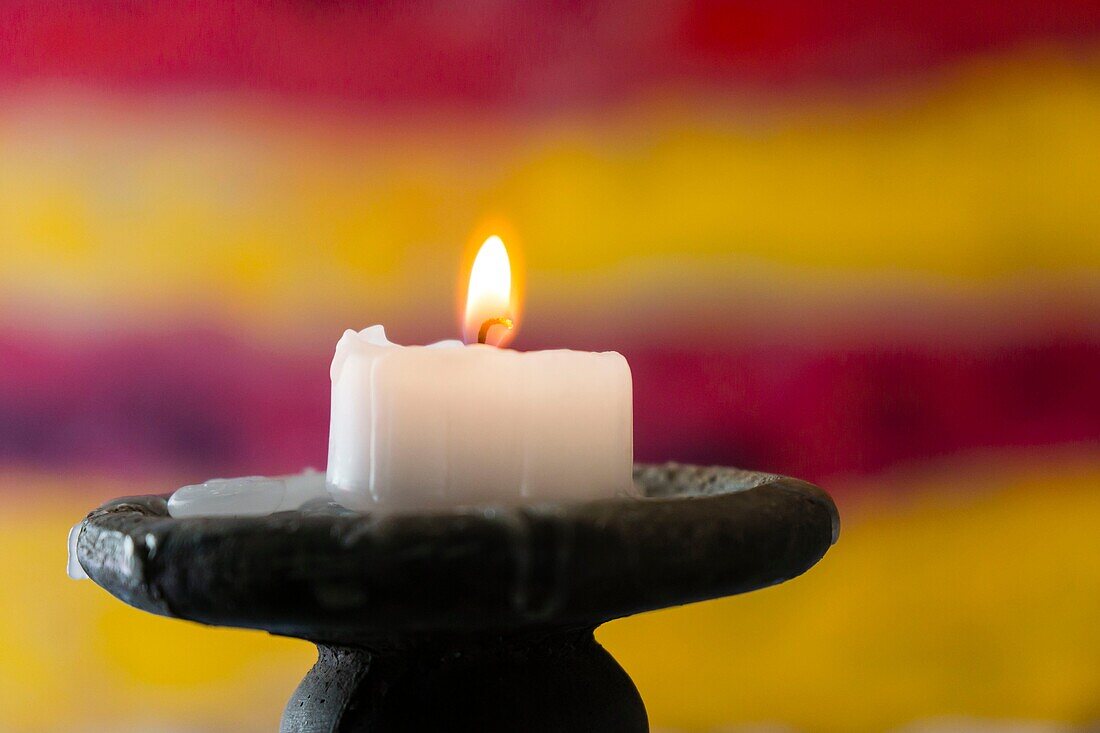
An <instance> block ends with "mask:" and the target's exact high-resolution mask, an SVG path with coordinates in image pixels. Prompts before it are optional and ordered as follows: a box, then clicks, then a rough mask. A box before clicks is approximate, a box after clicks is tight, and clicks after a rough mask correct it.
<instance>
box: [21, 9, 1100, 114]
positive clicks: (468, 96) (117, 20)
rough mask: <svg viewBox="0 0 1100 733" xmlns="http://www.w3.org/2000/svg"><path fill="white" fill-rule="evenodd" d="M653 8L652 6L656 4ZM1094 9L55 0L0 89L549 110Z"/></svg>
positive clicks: (1095, 14)
mask: <svg viewBox="0 0 1100 733" xmlns="http://www.w3.org/2000/svg"><path fill="white" fill-rule="evenodd" d="M658 6H659V7H658ZM1098 34H1100V3H1096V2H1094V1H1091V0H1090V1H1087V2H1086V1H1085V0H1076V1H1070V2H1065V1H1062V2H1055V3H1052V2H1047V1H1046V0H1012V1H1010V2H999V3H987V2H979V1H978V0H960V1H958V2H951V1H950V0H928V1H926V0H899V1H898V2H886V3H884V2H878V1H875V0H856V1H855V2H845V3H827V4H821V3H816V2H811V1H810V0H781V1H778V2H771V3H737V4H733V3H726V2H720V1H718V0H708V1H707V2H698V3H690V2H675V1H673V2H666V3H660V4H653V5H650V6H649V7H648V10H647V11H646V12H642V11H640V10H639V9H638V6H637V5H636V4H635V3H632V2H629V1H628V0H614V1H612V2H604V3H597V4H588V3H576V4H573V3H560V2H550V1H548V0H543V1H541V2H531V3H518V2H517V3H499V4H490V5H483V4H474V6H473V7H470V6H468V5H467V4H463V3H457V4H455V3H442V2H437V3H408V4H406V3H388V4H386V3H363V4H355V3H266V2H264V3H261V2H233V1H227V0H191V1H190V2H178V1H177V2H160V3H138V2H109V3H103V2H90V1H88V0H84V1H74V2H54V1H53V0H24V1H23V2H10V3H4V4H3V6H2V7H0V84H6V85H9V86H10V85H20V84H26V83H34V82H39V81H42V80H57V81H62V82H77V83H84V84H90V85H93V86H100V87H105V88H111V89H115V88H119V87H122V88H128V89H148V88H163V87H168V88H184V89H191V88H203V89H206V88H216V89H228V90H249V91H264V92H276V93H286V94H295V95H298V94H305V95H310V96H324V97H331V98H334V99H340V100H355V101H362V102H370V103H385V104H414V103H425V102H465V103H471V104H489V103H494V102H508V103H519V104H524V105H535V106H558V105H561V104H568V103H575V102H592V101H596V102H598V101H604V100H614V99H619V98H622V97H624V96H629V95H631V94H635V93H638V92H640V91H643V90H650V89H652V88H658V89H663V88H673V89H675V88H680V87H682V85H684V84H695V83H702V84H708V85H712V86H715V87H718V88H739V87H741V86H743V85H744V84H746V83H750V84H751V83H758V82H764V83H768V84H776V83H780V84H782V83H803V82H812V81H816V80H828V81H861V80H867V79H871V80H873V79H879V78H881V77H883V75H889V74H897V73H907V72H913V71H919V70H924V69H928V68H929V67H934V66H937V65H939V64H943V63H946V62H950V61H952V60H954V59H957V58H958V57H960V56H963V55H966V54H971V53H977V52H984V51H996V50H1005V49H1010V48H1014V47H1016V46H1018V45H1020V44H1024V43H1040V44H1050V43H1063V44H1068V45H1071V46H1087V45H1092V44H1094V42H1095V40H1096V37H1097V35H1098Z"/></svg>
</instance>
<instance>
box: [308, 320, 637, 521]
mask: <svg viewBox="0 0 1100 733" xmlns="http://www.w3.org/2000/svg"><path fill="white" fill-rule="evenodd" d="M631 402H632V393H631V379H630V368H629V366H628V365H627V363H626V360H625V359H624V358H623V357H622V355H620V354H617V353H614V352H607V353H589V352H579V351H567V350H557V351H535V352H518V351H512V350H508V349H497V348H494V347H491V346H484V345H476V344H475V345H471V346H463V345H462V344H461V343H459V342H453V341H452V342H441V343H439V344H433V345H431V346H411V347H402V346H396V345H394V344H391V343H389V342H388V341H386V339H385V336H384V333H383V332H382V330H381V327H380V326H375V327H373V328H370V329H366V330H365V331H362V332H359V333H356V332H354V331H348V332H346V333H345V334H344V336H343V338H342V339H341V340H340V343H339V344H338V345H337V349H336V356H335V358H334V359H333V364H332V421H331V425H330V431H329V462H328V475H327V480H328V486H329V491H330V493H331V494H332V497H333V498H334V499H335V500H336V501H337V502H339V503H341V504H343V505H344V506H346V507H348V508H350V509H357V510H369V509H393V510H418V509H430V508H444V507H448V506H459V505H474V504H519V503H525V502H549V501H581V500H588V499H594V498H607V497H611V496H615V495H618V494H621V493H624V492H628V491H630V489H631V487H632V480H631V466H632V460H633V427H632V404H631Z"/></svg>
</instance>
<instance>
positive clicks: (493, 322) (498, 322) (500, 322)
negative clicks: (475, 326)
mask: <svg viewBox="0 0 1100 733" xmlns="http://www.w3.org/2000/svg"><path fill="white" fill-rule="evenodd" d="M513 325H515V324H513V323H512V319H511V318H490V319H489V320H487V321H485V323H482V324H481V330H480V331H478V332H477V342H478V343H479V344H483V343H485V340H486V339H487V338H489V329H490V328H492V327H493V326H504V327H505V328H507V329H509V330H511V328H512V326H513Z"/></svg>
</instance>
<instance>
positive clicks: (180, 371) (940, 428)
mask: <svg viewBox="0 0 1100 733" xmlns="http://www.w3.org/2000/svg"><path fill="white" fill-rule="evenodd" d="M838 343H844V342H843V341H838ZM625 353H626V356H627V358H628V359H629V360H630V363H631V367H632V370H633V373H634V382H635V389H634V391H635V428H636V429H635V435H636V455H637V457H638V459H639V460H650V461H653V460H666V459H675V460H681V461H692V462H701V463H720V464H732V465H740V466H745V467H750V468H758V469H766V470H774V471H780V472H784V473H789V474H793V475H796V476H801V477H804V478H809V479H819V480H820V479H827V478H828V477H830V476H833V475H836V474H841V473H866V472H874V471H878V470H881V469H884V468H887V467H890V466H895V465H898V464H903V463H907V462H910V461H919V460H924V459H929V458H936V457H941V456H949V455H951V454H953V453H957V452H960V451H967V450H972V449H979V448H992V447H1011V446H1049V445H1057V444H1061V443H1070V442H1094V441H1095V442H1098V443H1100V380H1097V379H1096V375H1097V374H1100V340H1098V339H1096V338H1095V336H1089V335H1087V334H1083V333H1077V334H1074V333H1062V334H1060V335H1058V334H1055V335H1051V336H1048V337H1044V338H1042V339H1030V340H1018V341H1013V340H1006V341H1003V342H1001V343H1000V345H997V346H992V347H980V348H977V347H975V348H968V347H965V346H959V347H951V348H947V347H943V346H937V345H936V344H929V343H921V342H913V343H911V344H908V345H902V346H895V347H891V348H889V349H883V348H875V347H852V348H839V347H838V348H832V349H830V348H826V347H813V348H809V347H799V346H783V347H776V346H769V347H761V346H754V345H753V344H751V343H738V344H736V345H731V344H727V345H724V346H721V345H710V346H708V347H706V348H704V349H695V350H678V349H667V348H664V349H656V348H652V347H648V346H641V347H639V348H634V349H629V348H628V349H625ZM330 358H331V350H330V349H318V350H317V351H316V353H309V354H301V355H296V356H290V355H285V354H278V353H272V352H270V351H269V350H267V349H264V348H261V347H259V346H250V345H247V344H241V343H238V342H235V341H232V340H229V339H226V338H223V337H220V336H218V335H216V334H214V333H211V332H193V333H172V334H167V335H166V334H160V333H158V334H151V333H144V334H132V335H129V336H118V337H115V338H110V339H99V340H89V341H87V342H84V343H74V342H73V341H72V340H69V339H60V338H58V339H57V340H53V341H40V340H31V338H30V337H29V336H27V335H25V334H19V333H16V332H11V331H8V332H0V360H2V363H4V364H5V368H4V371H3V373H2V377H0V462H6V463H9V464H24V465H28V464H29V465H33V466H38V467H42V468H46V469H57V468H60V467H65V466H68V467H75V468H98V469H106V470H108V471H128V470H145V469H150V468H156V469H162V470H173V471H183V472H188V473H189V474H191V475H193V477H194V478H196V479H198V478H204V477H209V476H211V475H218V474H221V475H232V474H249V473H274V472H280V471H288V470H295V469H298V468H301V467H303V466H306V465H313V466H316V467H319V468H320V467H323V466H324V461H325V454H326V451H325V445H326V440H327V430H328V388H329V382H328V361H329V359H330Z"/></svg>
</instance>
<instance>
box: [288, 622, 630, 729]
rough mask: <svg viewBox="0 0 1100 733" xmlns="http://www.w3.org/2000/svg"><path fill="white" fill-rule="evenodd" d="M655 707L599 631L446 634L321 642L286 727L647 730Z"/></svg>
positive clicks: (290, 704) (290, 708) (292, 701)
mask: <svg viewBox="0 0 1100 733" xmlns="http://www.w3.org/2000/svg"><path fill="white" fill-rule="evenodd" d="M648 729H649V728H648V722H647V718H646V712H645V706H644V705H643V704H642V699H641V697H640V696H639V695H638V690H637V688H635V686H634V683H633V682H632V681H631V680H630V677H628V676H627V674H626V672H624V671H623V669H622V667H620V666H619V664H618V663H617V662H616V661H615V660H614V659H613V658H612V657H611V655H610V654H608V653H607V651H605V650H604V648H603V647H602V646H600V645H599V644H598V643H596V640H595V639H594V638H593V636H592V630H591V629H582V630H569V631H558V632H552V633H551V632H548V633H544V634H540V635H538V636H531V635H525V636H524V637H522V638H518V639H502V638H501V637H500V636H487V637H485V638H484V639H477V638H475V639H469V638H464V639H460V638H456V639H440V640H429V641H427V642H418V643H416V644H414V645H413V646H411V647H408V646H402V647H401V648H399V649H398V648H394V649H382V650H380V651H378V650H375V651H372V650H367V649H363V648H355V647H344V646H328V645H319V646H318V657H317V663H316V664H315V665H314V666H313V669H311V670H310V672H309V674H308V675H307V676H306V678H305V679H304V680H302V683H301V684H300V685H299V686H298V689H297V690H295V692H294V695H293V696H292V697H291V699H290V702H288V703H287V707H286V710H285V712H284V714H283V722H282V728H281V730H282V733H320V732H321V731H325V732H326V733H328V732H330V731H341V732H352V731H355V732H359V731H370V732H371V733H397V732H398V731H484V732H485V733H494V732H495V731H500V732H501V733H503V732H504V731H527V732H529V733H550V731H582V730H593V731H595V730H598V731H603V732H605V733H641V732H643V731H647V730H648Z"/></svg>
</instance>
